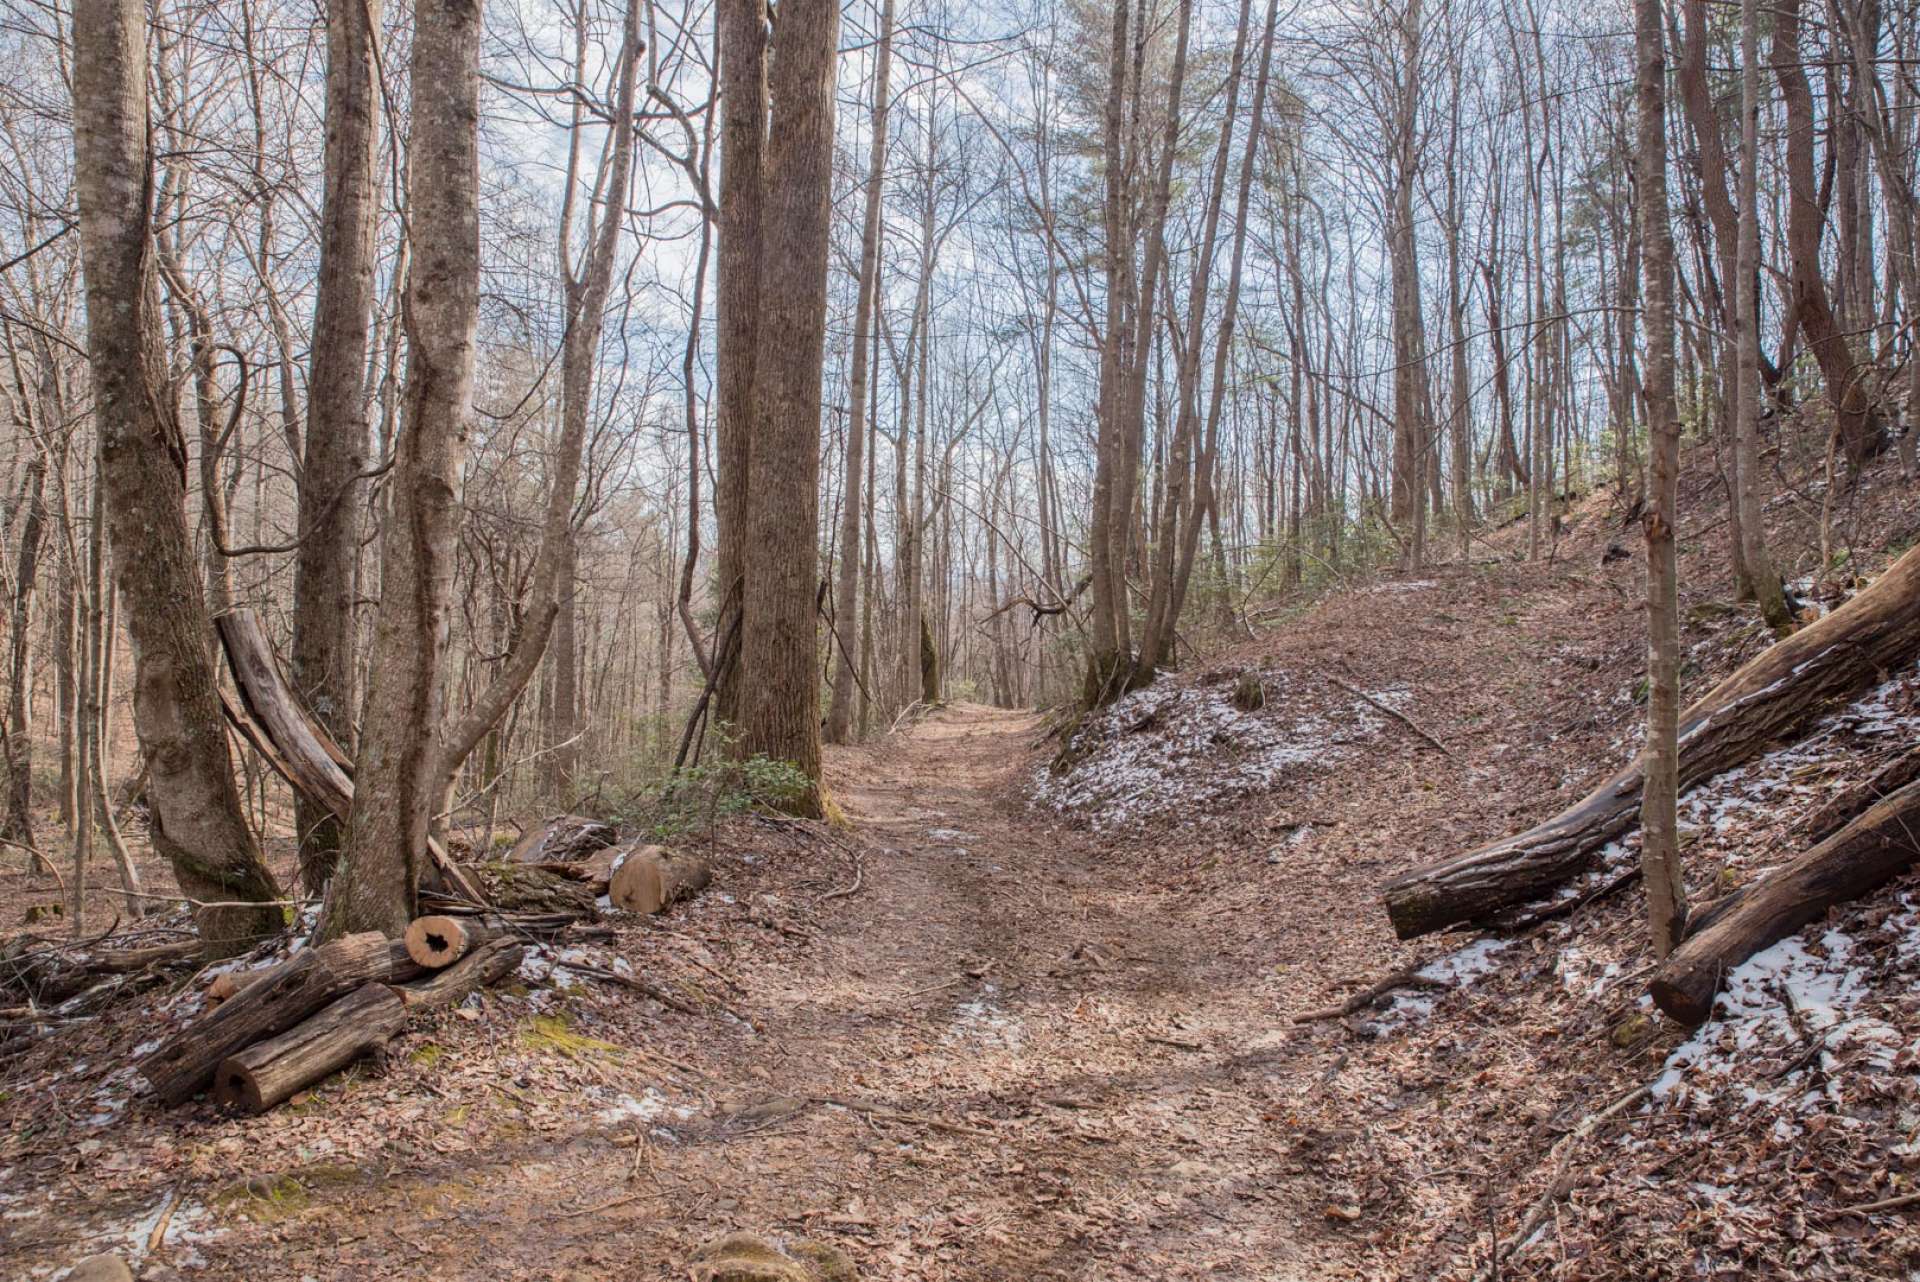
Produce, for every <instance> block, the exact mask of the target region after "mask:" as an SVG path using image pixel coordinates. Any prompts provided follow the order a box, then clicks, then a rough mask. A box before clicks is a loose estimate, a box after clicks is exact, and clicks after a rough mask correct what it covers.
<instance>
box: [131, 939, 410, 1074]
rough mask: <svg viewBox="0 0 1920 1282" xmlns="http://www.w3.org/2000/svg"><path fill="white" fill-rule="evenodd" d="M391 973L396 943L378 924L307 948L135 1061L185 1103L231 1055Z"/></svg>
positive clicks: (387, 977) (142, 1072)
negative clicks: (389, 939)
mask: <svg viewBox="0 0 1920 1282" xmlns="http://www.w3.org/2000/svg"><path fill="white" fill-rule="evenodd" d="M392 975H393V951H392V948H391V946H390V945H389V943H388V941H387V939H386V937H385V936H383V935H381V934H380V933H379V932H378V931H367V932H365V933H363V934H359V935H348V936H347V937H345V938H344V939H336V940H334V941H333V942H332V943H329V944H323V945H321V946H320V947H318V948H310V949H307V950H306V951H304V952H301V953H299V954H297V955H296V956H295V957H294V958H293V959H292V960H291V961H289V962H287V963H286V964H285V965H283V966H281V967H278V968H277V969H275V970H274V971H273V972H271V973H270V974H269V975H267V976H264V977H263V978H261V979H260V980H259V981H257V982H255V983H253V984H251V985H249V986H248V987H246V988H245V989H243V990H242V991H241V992H240V993H238V994H237V995H236V996H234V997H232V998H230V999H229V1000H227V1001H224V1002H221V1003H220V1004H219V1005H218V1006H216V1007H214V1008H213V1009H212V1010H211V1011H209V1012H207V1013H206V1014H204V1015H202V1016H201V1017H200V1018H198V1019H196V1020H194V1021H193V1022H192V1023H190V1024H188V1025H187V1026H186V1027H185V1028H183V1029H181V1030H179V1031H178V1032H176V1033H174V1034H173V1035H172V1036H171V1037H169V1038H167V1039H166V1040H165V1041H164V1042H162V1043H161V1044H160V1046H159V1048H158V1049H157V1050H155V1051H153V1052H152V1053H151V1054H149V1055H147V1056H145V1057H143V1058H142V1059H140V1060H139V1061H137V1063H136V1067H138V1069H139V1070H140V1072H141V1074H142V1075H143V1076H145V1077H146V1079H147V1082H148V1084H149V1085H150V1086H151V1087H152V1088H153V1093H154V1094H155V1095H156V1096H158V1097H159V1098H160V1099H161V1100H163V1101H165V1102H166V1103H169V1104H181V1103H184V1102H185V1101H187V1100H188V1099H191V1098H192V1097H193V1095H194V1094H195V1093H196V1092H197V1091H199V1090H201V1089H202V1088H204V1087H206V1086H207V1085H208V1084H209V1083H211V1082H212V1081H213V1077H214V1072H215V1070H216V1069H218V1068H219V1066H220V1063H221V1061H222V1060H224V1059H226V1058H227V1057H228V1056H231V1055H234V1054H236V1053H238V1052H239V1051H241V1050H244V1049H245V1048H246V1047H248V1046H251V1045H252V1044H253V1043H255V1042H257V1041H259V1040H260V1039H261V1038H263V1037H272V1036H274V1035H275V1034H277V1033H281V1032H284V1031H286V1030H287V1029H289V1028H292V1027H293V1026H294V1025H295V1024H298V1023H299V1022H300V1021H302V1020H304V1019H306V1018H307V1017H308V1016H309V1015H311V1014H313V1013H314V1012H315V1011H317V1010H319V1009H320V1008H321V1007H322V1006H325V1005H326V1004H327V1003H329V1002H331V1001H332V1000H334V998H336V997H338V996H340V995H341V994H342V993H345V992H349V991H351V990H353V989H355V988H358V987H359V986H360V985H362V984H365V983H367V982H369V981H381V982H384V981H386V980H388V979H390V978H391V977H392Z"/></svg>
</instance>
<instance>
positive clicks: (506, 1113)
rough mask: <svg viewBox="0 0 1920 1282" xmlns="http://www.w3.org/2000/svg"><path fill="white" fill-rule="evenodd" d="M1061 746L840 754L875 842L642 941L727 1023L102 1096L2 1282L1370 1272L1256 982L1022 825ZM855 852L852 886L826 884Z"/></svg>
mask: <svg viewBox="0 0 1920 1282" xmlns="http://www.w3.org/2000/svg"><path fill="white" fill-rule="evenodd" d="M1039 730H1040V721H1039V719H1038V718H1037V717H1036V716H1033V715H1030V714H1017V713H1007V712H1001V711H996V710H993V709H989V708H985V707H981V706H978V705H969V704H962V705H956V706H952V707H949V708H945V709H942V710H941V711H939V712H938V713H936V714H934V715H933V716H931V717H930V718H928V719H927V720H925V721H923V722H921V723H920V724H919V725H917V726H916V727H914V728H913V729H912V730H910V731H908V732H905V733H903V734H901V735H899V736H897V737H895V738H892V739H889V740H887V741H885V742H884V743H882V744H880V745H878V746H875V747H870V748H865V749H855V750H848V751H843V752H835V753H833V754H832V756H831V758H830V778H831V779H832V781H833V782H834V783H835V785H836V795H837V796H838V797H840V798H841V800H842V802H843V804H844V805H845V807H846V810H847V812H848V815H849V817H850V819H851V820H852V821H853V833H855V834H858V835H857V836H854V837H850V838H848V839H844V840H843V839H840V838H834V839H833V840H832V844H819V843H814V850H815V858H814V860H812V861H801V860H798V859H794V860H790V861H787V862H786V863H785V864H784V865H782V866H776V867H772V868H769V867H768V865H767V864H766V863H764V862H761V861H760V860H758V859H754V863H752V864H742V863H735V862H734V860H733V859H729V860H728V861H727V862H728V863H729V864H730V865H731V867H730V868H729V871H728V874H727V875H726V876H724V877H723V879H722V884H726V885H730V886H731V887H732V889H731V893H721V894H710V895H709V896H707V897H705V899H704V900H703V901H701V902H700V903H696V904H695V905H694V906H692V907H690V908H687V909H685V910H682V912H681V913H680V914H678V915H677V916H676V918H675V919H674V920H673V921H672V922H671V923H670V924H669V925H668V927H667V928H666V929H665V930H664V931H661V930H657V929H656V928H654V927H652V926H651V925H644V926H638V927H635V928H633V934H635V935H648V934H652V935H654V936H655V937H656V938H655V941H654V942H659V940H660V938H662V937H664V939H665V941H666V946H667V947H668V948H670V949H671V948H677V947H686V948H691V949H693V950H695V951H696V952H697V953H698V954H700V955H701V956H703V957H704V958H706V959H707V961H706V963H705V964H706V965H708V966H709V967H710V973H711V974H712V975H715V976H718V977H719V978H720V982H721V983H723V984H724V986H725V987H726V988H727V989H728V990H729V991H728V994H727V996H726V997H725V999H724V1000H723V1001H716V1002H715V1003H714V1004H713V1007H714V1009H713V1012H712V1013H711V1014H709V1015H706V1016H703V1017H687V1016H682V1015H678V1014H671V1013H669V1014H666V1015H664V1016H663V1017H662V1018H660V1019H658V1020H657V1021H656V1020H653V1019H647V1020H644V1021H634V1020H633V1019H632V1018H631V1016H632V1014H633V1012H634V1008H635V1007H636V1005H637V1003H636V1002H635V1001H634V1000H633V999H631V997H630V996H628V995H625V994H615V995H612V996H611V997H610V998H608V997H600V996H599V994H576V995H575V996H574V998H573V999H572V1000H571V1001H569V1002H568V1003H566V1005H565V1006H564V1007H563V1006H562V1005H560V1004H555V1005H554V1006H553V1007H552V1013H549V1014H545V1015H541V1014H537V1013H536V1014H529V1013H528V1012H527V1011H525V1010H523V1009H520V1008H521V1007H522V1006H523V1005H524V1003H523V1002H522V1001H521V1000H520V999H518V998H515V997H505V998H499V997H490V1002H491V1005H492V1007H493V1009H489V1010H487V1011H484V1012H482V1013H480V1014H479V1015H478V1016H476V1017H475V1018H473V1019H471V1020H465V1021H463V1020H459V1019H456V1018H451V1017H450V1018H449V1019H448V1020H447V1024H448V1027H446V1028H444V1029H441V1030H437V1031H435V1032H432V1033H430V1034H428V1035H425V1036H418V1035H413V1036H409V1037H408V1038H406V1039H405V1040H403V1042H402V1043H401V1044H400V1045H399V1047H398V1048H397V1049H396V1051H395V1054H394V1062H393V1063H391V1064H390V1065H389V1066H388V1068H387V1071H386V1074H385V1076H384V1079H383V1078H382V1077H381V1076H380V1075H379V1074H363V1075H362V1077H361V1080H359V1081H353V1082H348V1083H345V1084H342V1083H340V1082H336V1083H334V1084H332V1085H330V1086H328V1087H324V1088H322V1089H321V1090H319V1091H316V1092H315V1093H314V1094H313V1095H312V1096H310V1097H308V1098H306V1099H303V1100H297V1101H296V1102H295V1104H294V1105H292V1106H290V1107H288V1108H284V1109H282V1110H279V1111H277V1112H275V1113H272V1114H269V1115H267V1116H265V1117H262V1118H257V1119H246V1120H240V1119H223V1118H220V1117H218V1116H217V1115H216V1114H214V1113H213V1112H212V1111H211V1110H210V1109H209V1108H207V1107H206V1106H204V1105H195V1106H192V1107H191V1108H189V1109H187V1110H184V1111H178V1112H176V1113H174V1114H171V1115H166V1114H160V1115H153V1114H149V1113H145V1112H143V1111H141V1110H140V1108H139V1106H135V1110H134V1112H135V1113H136V1114H137V1115H135V1116H126V1117H122V1116H119V1115H118V1114H117V1113H116V1114H115V1116H113V1117H111V1118H107V1119H104V1120H101V1121H98V1122H96V1125H95V1127H94V1128H93V1129H94V1131H95V1133H96V1135H97V1138H91V1139H80V1140H77V1141H76V1139H75V1136H76V1135H84V1134H87V1133H88V1131H89V1128H88V1126H87V1125H86V1123H87V1121H88V1120H90V1119H86V1118H84V1117H80V1116H77V1114H80V1113H85V1112H86V1111H87V1110H89V1109H91V1108H94V1107H96V1105H94V1104H92V1103H89V1102H88V1101H87V1098H86V1096H85V1095H84V1094H83V1093H81V1092H77V1091H69V1092H67V1093H66V1102H67V1107H68V1109H69V1110H70V1112H69V1116H68V1117H67V1119H66V1120H67V1121H69V1122H73V1123H75V1124H76V1126H75V1128H73V1129H69V1128H68V1127H66V1126H62V1125H60V1124H59V1122H58V1121H57V1120H49V1121H48V1123H47V1124H48V1127H49V1130H48V1131H47V1132H46V1140H47V1141H48V1142H47V1143H43V1144H42V1145H38V1146H35V1148H36V1149H37V1151H36V1152H17V1153H15V1154H12V1155H10V1156H11V1158H12V1160H13V1161H14V1165H13V1166H12V1167H9V1168H7V1169H3V1170H0V1202H4V1204H5V1210H4V1214H5V1216H6V1219H5V1225H6V1228H7V1230H8V1232H7V1234H6V1236H5V1239H4V1243H0V1260H5V1261H7V1262H9V1263H10V1265H11V1266H12V1268H14V1269H18V1270H20V1271H21V1272H22V1273H24V1275H26V1276H39V1277H50V1276H57V1270H56V1267H55V1266H57V1265H59V1264H61V1263H63V1262H70V1261H71V1260H72V1258H74V1256H76V1255H79V1254H84V1253H85V1252H86V1251H87V1250H119V1251H122V1252H125V1253H128V1254H131V1255H136V1256H140V1255H144V1256H147V1257H148V1260H149V1267H148V1268H147V1270H146V1271H145V1272H144V1273H143V1274H142V1276H143V1277H165V1276H171V1275H172V1274H171V1272H170V1270H173V1269H179V1270H191V1271H192V1272H193V1275H194V1276H203V1277H218V1278H260V1277H286V1278H296V1277H299V1278H305V1277H312V1278H316V1279H331V1278H367V1277H374V1276H397V1275H398V1273H399V1271H400V1269H401V1267H402V1266H403V1265H404V1267H405V1268H406V1269H407V1270H408V1271H409V1272H411V1273H413V1274H415V1275H420V1276H433V1277H436V1278H449V1279H451V1278H507V1277H512V1278H554V1279H580V1280H582V1282H584V1280H585V1279H602V1278H606V1279H613V1278H621V1279H625V1278H634V1279H640V1278H648V1279H651V1278H679V1277H683V1276H684V1261H685V1260H686V1258H687V1255H688V1254H689V1253H690V1251H691V1250H692V1249H693V1248H694V1247H695V1246H696V1245H697V1244H698V1243H700V1242H701V1241H702V1240H704V1239H706V1238H708V1237H711V1236H713V1235H715V1234H717V1233H720V1232H722V1231H725V1230H727V1229H729V1228H732V1227H744V1228H749V1229H755V1230H760V1231H770V1232H774V1233H793V1234H809V1235H812V1236H815V1237H826V1238H830V1239H832V1240H834V1241H836V1242H838V1243H839V1244H840V1245H842V1246H843V1247H844V1248H845V1249H847V1250H849V1251H850V1252H851V1253H852V1254H853V1255H854V1256H855V1258H856V1259H857V1260H859V1262H860V1263H861V1265H862V1267H863V1268H864V1269H865V1270H866V1273H867V1276H870V1277H875V1278H901V1279H905V1278H925V1279H949V1278H951V1279H960V1278H969V1279H989V1278H991V1279H1009V1280H1011V1279H1034V1278H1104V1277H1113V1276H1140V1277H1189V1276H1193V1277H1198V1276H1227V1277H1235V1278H1255V1277H1258V1278H1268V1279H1289V1278H1321V1277H1328V1276H1337V1275H1338V1271H1337V1270H1336V1269H1335V1268H1334V1267H1333V1266H1334V1265H1335V1264H1336V1262H1337V1261H1339V1260H1341V1259H1343V1258H1347V1257H1350V1256H1351V1254H1352V1253H1351V1250H1350V1249H1349V1248H1348V1247H1347V1246H1346V1245H1345V1244H1343V1243H1341V1242H1340V1241H1338V1240H1337V1239H1336V1238H1333V1237H1332V1236H1330V1235H1329V1233H1328V1232H1327V1231H1326V1230H1325V1229H1324V1228H1322V1227H1321V1226H1322V1224H1323V1223H1324V1218H1323V1214H1322V1212H1323V1207H1322V1206H1321V1205H1320V1204H1319V1203H1317V1202H1313V1201H1311V1200H1308V1199H1306V1198H1305V1197H1303V1194H1302V1192H1301V1190H1299V1189H1297V1188H1294V1187H1292V1185H1291V1182H1290V1180H1289V1178H1288V1177H1287V1175H1286V1174H1285V1173H1284V1171H1282V1170H1280V1169H1279V1167H1280V1163H1279V1160H1278V1159H1279V1154H1280V1151H1281V1148H1282V1147H1283V1146H1282V1145H1281V1144H1280V1142H1279V1140H1278V1137H1279V1134H1280V1132H1281V1131H1282V1130H1283V1129H1284V1126H1285V1123H1284V1121H1283V1119H1281V1118H1280V1117H1278V1116H1277V1115H1276V1114H1275V1112H1274V1109H1275V1107H1276V1106H1275V1105H1274V1103H1273V1100H1272V1098H1271V1093H1270V1091H1269V1087H1268V1084H1269V1083H1270V1082H1271V1081H1272V1080H1273V1079H1274V1078H1275V1077H1276V1076H1278V1075H1282V1074H1284V1073H1286V1072H1287V1071H1288V1069H1287V1065H1286V1057H1285V1054H1284V1051H1283V1050H1282V1049H1281V1047H1280V1041H1277V1040H1276V1038H1275V1037H1274V1035H1273V1030H1274V1026H1275V1019H1274V1014H1273V1011H1272V1007H1271V1003H1270V1002H1269V1001H1268V1000H1267V999H1266V998H1265V997H1264V996H1262V995H1261V994H1260V993H1259V992H1258V991H1257V986H1256V985H1253V984H1250V983H1249V980H1250V979H1251V978H1252V977H1251V976H1250V975H1249V974H1248V973H1247V971H1246V968H1247V967H1248V966H1250V965H1253V964H1254V963H1253V962H1252V961H1251V959H1249V958H1247V957H1245V956H1243V955H1240V954H1239V953H1237V952H1236V951H1235V950H1233V949H1231V948H1223V947H1222V944H1223V939H1222V935H1223V928H1225V930H1226V931H1228V932H1230V931H1231V924H1230V923H1223V922H1221V921H1219V920H1218V919H1216V918H1214V917H1212V916H1211V915H1210V914H1208V913H1205V912H1196V911H1195V910H1194V907H1193V906H1192V905H1190V904H1188V903H1187V902H1186V894H1185V890H1184V888H1183V887H1182V886H1180V885H1179V884H1177V883H1169V882H1167V881H1164V880H1162V879H1159V878H1154V877H1146V876H1141V875H1140V869H1139V868H1138V867H1131V866H1129V863H1130V861H1126V860H1121V861H1116V860H1115V859H1114V858H1113V857H1112V853H1111V850H1110V848H1109V847H1110V843H1109V842H1107V841H1105V840H1102V839H1095V838H1092V837H1089V836H1086V835H1083V834H1075V833H1070V832H1066V831H1063V830H1060V829H1059V828H1057V827H1056V826H1054V825H1052V824H1044V823H1041V822H1038V821H1036V820H1035V819H1033V818H1031V817H1028V816H1027V815H1025V814H1024V813H1022V810H1021V808H1020V807H1019V805H1018V804H1017V800H1016V799H1015V798H1014V797H1013V795H1012V785H1013V784H1014V783H1015V782H1016V775H1017V773H1018V772H1019V771H1021V770H1022V768H1023V767H1025V766H1026V765H1027V764H1028V763H1029V761H1030V760H1031V757H1032V751H1033V748H1034V746H1035V743H1036V740H1037V739H1038V737H1039ZM772 835H773V836H775V837H779V836H786V837H788V838H792V837H793V836H794V834H793V833H791V832H788V833H784V834H782V833H780V832H779V830H774V831H773V834H772ZM800 839H801V840H806V838H804V837H802V838H800ZM835 854H837V855H838V856H839V858H838V863H837V866H834V867H831V868H829V869H828V872H829V873H830V877H829V880H830V881H831V882H832V883H833V884H832V885H831V886H830V887H828V886H825V885H824V884H823V885H821V886H811V885H806V884H803V883H804V882H805V880H806V878H808V877H809V876H816V877H817V876H819V875H820V871H821V870H820V868H819V866H818V864H819V861H820V860H821V859H822V858H827V857H832V856H834V855H835ZM737 858H738V856H737V855H736V856H735V859H737ZM747 858H750V859H753V858H754V856H753V855H752V854H751V853H748V854H747ZM806 862H812V863H813V864H814V865H815V866H814V867H812V868H808V867H807V866H806ZM856 869H857V871H856ZM736 870H737V871H738V872H740V873H743V874H745V875H746V877H747V879H748V880H747V882H746V884H742V880H741V879H740V878H737V877H735V876H734V875H733V874H734V872H735V871H736ZM762 874H764V877H762V876H761V875H762ZM741 917H744V918H746V919H748V924H749V925H752V924H755V923H756V922H757V923H758V925H759V927H760V928H759V929H758V930H756V931H754V933H755V934H756V935H758V936H761V937H763V938H766V939H768V940H770V941H778V943H777V944H775V946H773V947H770V948H768V947H760V946H757V944H758V942H759V941H758V940H755V939H743V938H740V937H739V935H738V934H737V933H735V932H734V931H732V930H730V929H727V928H726V925H725V923H726V922H727V921H728V920H729V919H733V920H737V919H739V918H741ZM722 931H725V933H721V932H722ZM624 951H628V952H629V955H630V956H632V957H633V960H634V961H635V962H636V963H639V964H644V961H643V958H642V956H641V955H640V954H638V953H633V952H631V951H630V950H624ZM596 998H599V1000H600V1003H601V1004H599V1005H597V1006H596V1005H591V1004H589V1003H592V1002H593V1001H594V1000H595V999H596ZM583 1005H585V1009H581V1007H582V1006H583ZM723 1006H724V1007H725V1008H726V1010H724V1011H723V1010H721V1009H720V1008H721V1007H723ZM619 1007H625V1008H627V1009H626V1010H625V1011H622V1010H620V1009H618V1008H619ZM470 1013H471V1012H470ZM636 1025H640V1026H649V1025H650V1026H651V1027H645V1028H644V1031H640V1028H638V1027H636ZM481 1026H484V1027H485V1029H486V1030H488V1032H484V1033H480V1034H478V1035H476V1030H477V1029H478V1028H479V1027H481ZM1281 1040H1284V1039H1281ZM85 1069H86V1065H84V1064H82V1065H81V1070H82V1072H83V1073H84V1071H85ZM103 1111H108V1112H111V1111H113V1110H112V1106H111V1105H105V1106H104V1108H103ZM55 1135H58V1136H59V1137H60V1138H59V1141H57V1142H56V1141H54V1136H55ZM56 1148H57V1149H59V1150H63V1151H60V1152H58V1153H55V1152H54V1151H52V1150H53V1149H56ZM50 1158H52V1159H55V1160H54V1161H52V1162H51V1163H49V1162H48V1160H47V1159H50ZM29 1172H31V1173H32V1174H31V1176H30V1177H29ZM169 1206H171V1208H172V1209H171V1213H170V1214H168V1215H167V1221H168V1222H167V1223H165V1224H162V1223H161V1216H162V1214H164V1213H166V1212H165V1209H164V1208H167V1207H169ZM149 1244H151V1250H149V1249H148V1248H149ZM9 1275H10V1276H12V1275H13V1274H12V1273H11V1272H9Z"/></svg>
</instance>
